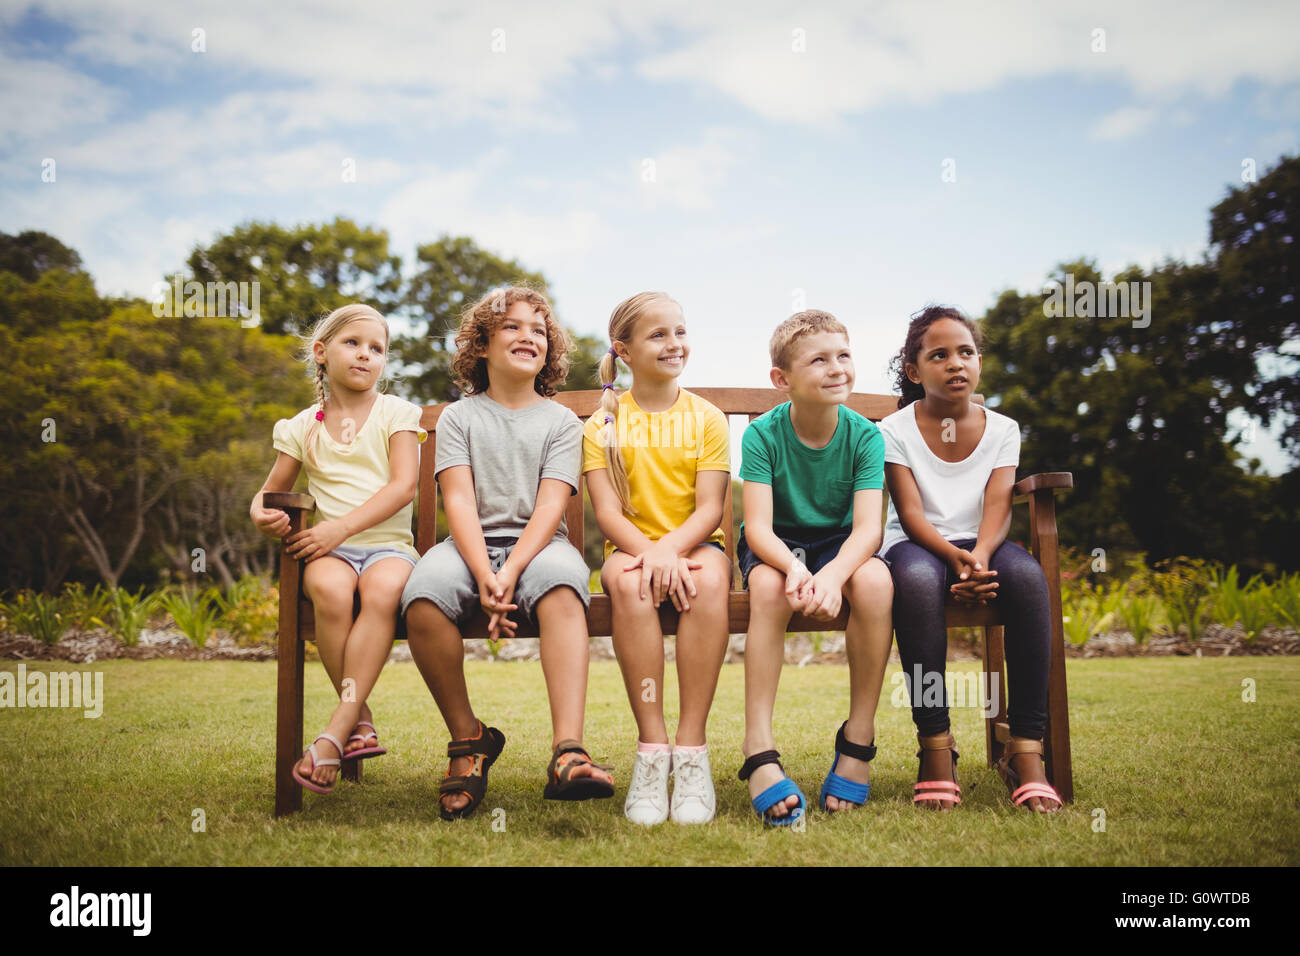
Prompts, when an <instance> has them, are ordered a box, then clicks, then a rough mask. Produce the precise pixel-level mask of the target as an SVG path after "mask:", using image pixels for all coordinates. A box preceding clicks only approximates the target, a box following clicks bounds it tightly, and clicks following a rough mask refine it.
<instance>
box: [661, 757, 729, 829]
mask: <svg viewBox="0 0 1300 956" xmlns="http://www.w3.org/2000/svg"><path fill="white" fill-rule="evenodd" d="M717 812H718V798H717V796H716V795H715V794H714V792H713V772H712V770H710V768H709V752H708V751H707V750H701V751H700V752H699V753H686V752H683V751H681V750H674V751H673V800H672V818H673V822H674V823H708V822H709V821H710V820H712V819H713V816H714V814H716V813H717Z"/></svg>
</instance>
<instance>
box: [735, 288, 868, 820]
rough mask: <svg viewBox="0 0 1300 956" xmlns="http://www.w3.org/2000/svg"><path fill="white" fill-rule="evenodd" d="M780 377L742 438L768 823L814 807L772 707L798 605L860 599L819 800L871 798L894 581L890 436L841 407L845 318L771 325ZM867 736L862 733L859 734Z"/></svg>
mask: <svg viewBox="0 0 1300 956" xmlns="http://www.w3.org/2000/svg"><path fill="white" fill-rule="evenodd" d="M771 355H772V371H771V377H772V384H773V385H774V386H776V388H778V389H779V390H780V391H782V392H784V393H786V394H787V395H789V396H790V401H789V402H788V403H786V404H783V405H779V406H778V407H776V408H774V409H772V410H771V411H770V412H768V413H767V414H766V415H763V416H761V417H760V418H757V419H755V420H754V421H753V422H751V423H750V425H749V428H747V429H746V430H745V437H744V439H743V441H742V443H741V455H742V461H741V466H740V477H741V479H742V480H743V481H744V483H745V486H744V514H745V520H744V524H743V525H742V526H741V533H740V541H739V544H738V547H737V556H738V558H739V561H740V571H741V575H742V579H743V580H744V583H745V586H746V588H748V590H749V633H748V635H747V637H746V641H745V742H744V748H743V752H744V755H745V758H746V759H745V764H744V766H743V767H741V770H740V779H742V780H747V781H748V782H749V795H750V799H751V801H752V802H753V805H754V809H755V811H756V812H757V813H758V814H759V816H761V817H762V818H763V820H764V821H765V822H767V823H771V824H775V825H778V826H785V825H789V824H791V823H793V822H795V821H796V820H798V819H799V818H800V817H802V816H803V814H804V812H805V810H806V807H805V805H804V796H803V793H802V792H800V790H799V788H798V787H797V786H795V784H794V782H793V781H792V780H790V779H789V778H788V777H786V776H785V771H784V769H783V768H782V767H781V764H780V761H779V758H780V754H779V753H778V752H777V751H776V749H775V739H774V736H773V732H772V713H773V710H774V708H775V706H776V690H777V685H778V683H779V681H780V679H781V665H782V663H783V662H784V659H785V629H786V626H787V625H788V624H789V622H790V617H791V615H792V614H793V613H794V612H795V611H798V612H800V613H801V614H806V615H808V616H810V617H813V618H815V619H817V620H819V621H831V620H833V619H834V618H835V617H836V616H838V615H839V613H840V605H841V601H842V600H844V599H847V600H848V602H849V620H848V625H847V627H845V629H844V636H845V648H846V650H847V652H848V658H849V693H850V700H849V719H848V720H847V721H845V723H844V724H843V725H842V726H841V727H840V730H839V733H838V734H836V737H835V760H834V762H833V763H832V764H831V770H830V773H828V774H827V776H826V779H825V782H824V783H823V784H822V790H821V798H820V801H819V802H820V803H821V806H822V808H823V809H825V810H828V811H831V812H834V811H837V810H845V809H850V808H852V807H855V806H859V805H861V804H863V803H865V802H866V801H867V798H868V796H869V794H870V789H871V788H870V785H869V783H868V778H869V768H868V766H867V763H868V761H870V760H871V759H872V758H873V757H874V756H875V754H876V748H875V746H874V743H875V714H876V705H877V704H878V702H879V700H880V688H881V684H882V682H883V681H884V676H885V665H886V664H887V663H888V660H889V645H890V640H891V638H892V636H893V617H892V613H891V612H892V602H893V595H894V589H893V583H892V581H891V579H890V575H889V568H888V567H887V566H886V565H885V563H884V562H883V561H881V560H880V559H879V558H875V557H873V555H874V554H875V553H876V550H877V549H878V548H879V547H880V540H881V519H880V515H881V495H882V489H883V487H884V440H883V439H882V437H881V435H880V431H879V430H878V429H877V428H876V426H875V425H874V424H872V423H871V421H870V420H869V419H867V418H864V417H863V416H861V415H859V414H858V413H857V412H854V411H852V410H851V409H848V408H845V407H844V402H845V401H846V400H847V399H848V397H849V395H850V393H851V392H852V391H853V381H854V372H853V359H852V357H851V356H850V354H849V337H848V331H847V330H846V329H845V327H844V326H843V325H842V324H841V323H840V322H839V321H838V320H837V319H836V318H835V317H834V316H833V315H830V314H829V313H826V312H819V311H816V310H808V311H805V312H800V313H798V314H797V315H794V316H791V317H790V318H789V319H786V321H784V322H782V323H781V324H780V325H779V326H777V329H776V331H775V332H774V333H773V334H772V342H771ZM854 741H862V742H863V743H855V742H854Z"/></svg>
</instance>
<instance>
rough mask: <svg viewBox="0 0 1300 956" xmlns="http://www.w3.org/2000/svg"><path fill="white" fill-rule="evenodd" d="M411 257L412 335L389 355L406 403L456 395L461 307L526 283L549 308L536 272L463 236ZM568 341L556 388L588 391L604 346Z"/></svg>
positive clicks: (400, 339)
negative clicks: (397, 367)
mask: <svg viewBox="0 0 1300 956" xmlns="http://www.w3.org/2000/svg"><path fill="white" fill-rule="evenodd" d="M415 258H416V261H417V262H419V263H421V267H420V269H419V271H417V272H416V274H415V275H414V276H413V277H412V278H411V282H410V285H409V286H408V287H407V291H406V296H405V301H406V304H407V307H408V310H409V313H410V317H411V323H412V326H413V327H414V329H415V332H414V333H413V334H412V335H407V336H399V337H398V338H397V340H396V341H395V342H394V343H393V354H394V357H395V358H396V359H398V360H399V362H400V363H401V365H402V389H403V392H404V393H405V394H406V395H408V396H409V397H410V398H411V400H412V401H415V402H430V401H438V402H443V401H451V400H453V399H455V398H458V397H459V396H460V389H459V388H458V387H457V386H456V384H455V382H454V381H453V380H452V375H451V359H452V356H453V355H454V354H455V350H456V349H455V343H454V339H455V335H456V329H457V328H459V327H460V318H461V314H462V313H463V312H464V311H465V309H466V308H468V307H469V306H471V305H473V304H474V303H475V302H477V301H478V300H479V299H480V298H482V297H483V296H484V295H486V294H487V293H488V292H490V291H492V290H493V289H495V288H498V287H500V286H505V285H526V286H528V287H530V288H533V289H536V290H537V291H538V292H540V293H541V294H542V295H544V296H546V297H547V299H549V300H550V301H551V304H552V307H554V305H555V300H554V298H553V297H552V296H551V293H550V290H549V289H548V288H547V283H546V277H545V276H543V275H542V273H540V272H530V271H528V269H526V268H525V267H524V266H523V265H522V264H521V263H519V262H518V261H516V260H514V259H502V258H500V257H499V256H496V255H494V254H493V253H491V252H488V251H487V250H485V249H481V248H479V246H478V245H476V244H475V242H474V240H472V239H470V238H469V237H467V236H456V237H450V236H443V237H442V238H440V239H439V240H438V241H437V242H432V243H428V244H426V245H422V246H420V247H419V248H418V249H416V253H415ZM574 341H575V345H576V348H575V350H574V353H573V354H572V355H571V356H570V358H569V361H570V367H569V377H568V379H567V380H566V382H565V384H564V385H563V386H561V387H562V388H563V389H568V390H573V389H584V388H592V387H594V386H595V385H596V384H597V377H596V366H597V364H598V363H599V362H600V356H601V354H602V353H603V352H604V351H605V349H607V348H608V347H609V346H608V345H607V344H602V343H601V341H600V340H599V339H596V338H594V337H592V336H577V337H575V340H574Z"/></svg>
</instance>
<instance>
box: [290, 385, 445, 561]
mask: <svg viewBox="0 0 1300 956" xmlns="http://www.w3.org/2000/svg"><path fill="white" fill-rule="evenodd" d="M319 408H320V406H319V405H313V406H311V408H304V409H303V410H302V411H300V412H299V413H298V414H297V415H295V416H294V417H293V418H282V419H280V420H279V421H278V422H276V423H275V431H274V432H273V433H272V444H274V445H275V449H276V451H282V452H284V453H285V454H286V455H289V456H291V457H293V458H296V459H297V460H298V461H300V462H302V467H303V471H304V472H305V473H306V475H307V493H308V494H309V495H311V496H312V497H313V498H315V499H316V519H317V520H318V521H333V520H335V519H337V518H341V517H343V516H344V515H346V514H348V512H350V511H353V510H355V509H357V508H359V507H360V506H361V505H363V504H365V503H366V502H367V501H369V500H370V499H371V498H373V497H374V496H375V494H376V492H378V491H379V489H381V488H383V487H384V485H386V484H388V482H390V481H391V480H392V477H393V475H392V470H391V469H390V468H389V464H388V438H389V436H390V435H393V434H395V433H396V432H415V434H416V437H417V440H418V441H421V442H423V441H424V440H425V439H426V438H428V437H429V433H428V432H426V431H425V430H424V429H423V428H421V427H420V412H421V409H420V406H418V405H413V404H411V403H410V402H408V401H404V400H403V399H400V398H397V397H396V396H393V395H380V396H379V398H378V399H376V400H375V404H374V405H373V406H371V409H370V414H369V415H367V416H366V420H365V421H364V422H362V423H361V427H360V428H358V429H357V430H356V434H355V435H354V436H353V439H352V442H351V444H346V445H345V444H343V443H342V442H337V441H335V440H334V439H333V438H332V437H330V433H329V431H328V430H327V429H326V428H325V423H324V422H321V423H320V427H319V428H317V429H316V434H317V438H316V448H315V461H314V462H313V461H312V459H311V457H309V456H308V455H307V453H306V449H305V448H304V441H305V440H306V437H307V429H308V428H309V427H310V426H311V425H312V424H314V423H315V422H316V412H317V411H318V410H319ZM413 505H414V502H412V503H411V504H408V505H407V506H406V507H405V508H403V509H401V510H400V511H399V512H397V514H395V515H393V516H392V517H391V518H389V519H388V520H387V521H381V522H380V523H379V524H377V525H374V526H373V527H370V528H366V529H365V530H364V531H361V532H358V533H357V534H354V535H353V536H352V537H350V538H348V539H347V540H346V541H344V542H343V543H344V544H345V545H348V546H357V547H363V548H373V547H376V546H378V545H391V546H392V547H394V548H396V549H398V550H400V551H405V552H407V553H408V554H410V556H411V557H413V558H416V559H417V560H418V559H419V557H420V555H419V552H417V551H416V550H415V542H414V539H413V538H412V536H411V510H412V507H413Z"/></svg>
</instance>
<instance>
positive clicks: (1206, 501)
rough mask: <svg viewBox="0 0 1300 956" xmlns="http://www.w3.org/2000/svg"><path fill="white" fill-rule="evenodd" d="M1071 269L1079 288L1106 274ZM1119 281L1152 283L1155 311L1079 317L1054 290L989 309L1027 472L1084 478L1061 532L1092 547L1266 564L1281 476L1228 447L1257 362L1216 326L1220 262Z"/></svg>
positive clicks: (990, 347)
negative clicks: (1265, 530) (1267, 516)
mask: <svg viewBox="0 0 1300 956" xmlns="http://www.w3.org/2000/svg"><path fill="white" fill-rule="evenodd" d="M1067 276H1069V277H1071V278H1070V284H1071V285H1072V286H1073V287H1075V288H1081V287H1084V286H1085V285H1086V284H1092V285H1093V287H1094V288H1096V287H1098V286H1100V284H1101V279H1102V277H1101V275H1100V274H1099V273H1098V272H1097V270H1096V268H1095V266H1094V265H1093V264H1092V263H1089V262H1075V263H1068V264H1065V265H1062V266H1061V267H1060V268H1059V270H1058V272H1057V273H1056V274H1055V275H1054V276H1053V277H1052V279H1053V280H1054V281H1055V282H1056V283H1057V284H1060V285H1064V284H1065V283H1066V280H1067ZM1114 281H1115V282H1116V283H1119V282H1136V283H1139V286H1138V289H1139V290H1141V289H1142V288H1144V287H1143V286H1141V285H1140V283H1143V282H1146V283H1149V284H1150V285H1149V287H1148V288H1149V289H1150V299H1149V301H1148V306H1149V314H1148V315H1146V316H1144V317H1140V318H1135V317H1134V316H1133V315H1132V314H1129V315H1125V316H1121V317H1114V316H1110V317H1103V316H1100V315H1098V314H1094V315H1092V316H1087V315H1076V316H1074V317H1067V316H1062V315H1059V314H1054V312H1055V311H1056V310H1054V309H1053V308H1052V303H1051V301H1050V300H1051V296H1049V295H1048V294H1046V293H1042V294H1031V295H1026V296H1021V295H1019V294H1018V293H1015V292H1004V293H1003V294H1002V296H1001V297H1000V298H999V300H998V302H997V304H996V305H995V306H994V307H993V308H992V309H990V310H989V312H988V313H987V314H986V315H985V316H984V319H983V328H984V332H985V336H986V342H985V360H984V376H983V386H982V387H983V389H984V391H985V392H986V393H987V394H989V396H990V404H991V405H996V407H997V409H998V410H999V411H1001V412H1003V413H1005V414H1007V415H1010V416H1011V417H1012V418H1014V419H1016V420H1017V421H1018V422H1019V423H1020V425H1021V429H1022V434H1023V436H1024V447H1023V450H1022V458H1021V465H1022V469H1021V470H1022V472H1024V473H1030V472H1034V471H1051V470H1058V471H1072V472H1073V473H1074V476H1075V488H1074V490H1073V491H1072V492H1070V493H1069V494H1068V495H1066V496H1065V497H1064V499H1063V501H1062V503H1061V510H1060V524H1061V535H1062V539H1063V540H1065V541H1066V542H1067V543H1069V544H1072V545H1074V546H1076V547H1079V548H1081V549H1083V550H1085V551H1091V550H1092V549H1093V548H1096V547H1102V548H1106V549H1112V548H1120V549H1134V548H1136V549H1139V550H1142V551H1145V552H1147V554H1148V555H1149V556H1150V557H1151V558H1152V559H1155V560H1158V559H1161V558H1166V557H1171V556H1174V555H1177V554H1185V555H1203V556H1207V557H1213V558H1216V559H1218V560H1223V561H1241V562H1246V563H1250V562H1253V561H1256V560H1258V559H1259V558H1260V557H1261V554H1260V537H1259V533H1258V529H1257V527H1256V524H1257V516H1258V515H1259V514H1260V513H1261V511H1267V510H1269V508H1270V507H1271V503H1272V502H1273V501H1274V499H1273V495H1274V494H1275V492H1276V488H1277V482H1276V480H1274V479H1268V478H1266V477H1264V476H1253V475H1249V474H1247V473H1246V472H1245V471H1243V470H1242V468H1241V467H1239V465H1238V460H1239V458H1240V456H1239V455H1238V454H1237V452H1236V451H1235V450H1234V449H1233V448H1232V447H1231V445H1230V444H1228V442H1227V437H1228V436H1227V431H1228V426H1227V415H1228V412H1229V411H1230V410H1231V408H1233V407H1235V404H1236V401H1235V396H1236V395H1239V394H1241V393H1242V391H1243V388H1244V386H1245V385H1246V384H1248V383H1249V382H1251V381H1252V380H1253V377H1254V376H1255V374H1256V370H1255V365H1254V361H1253V358H1252V355H1251V353H1250V351H1249V350H1246V349H1242V348H1234V347H1229V348H1223V347H1222V343H1220V342H1218V340H1217V338H1216V335H1217V333H1215V332H1214V331H1213V329H1214V328H1215V322H1216V321H1217V322H1222V321H1223V319H1222V318H1221V317H1220V318H1218V319H1216V318H1215V317H1216V316H1221V312H1220V311H1219V306H1218V301H1217V295H1216V292H1217V287H1218V275H1217V273H1216V270H1215V268H1214V267H1213V265H1212V264H1200V265H1185V264H1183V263H1179V262H1167V263H1165V264H1164V265H1163V266H1161V267H1160V268H1158V269H1156V270H1154V271H1152V272H1151V273H1150V274H1149V275H1143V274H1142V273H1141V272H1139V271H1138V270H1130V271H1129V272H1127V273H1124V274H1121V275H1118V276H1115V277H1114ZM1130 288H1132V287H1130ZM1098 311H1100V310H1098ZM1131 311H1132V310H1131ZM1147 321H1149V325H1145V327H1143V325H1144V323H1145V322H1147Z"/></svg>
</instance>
